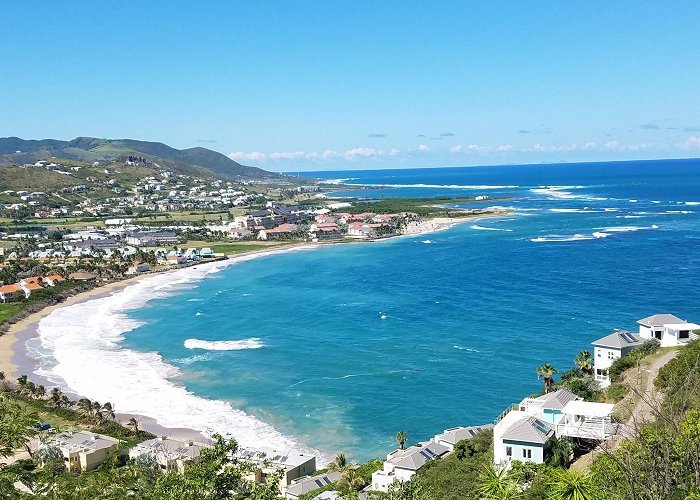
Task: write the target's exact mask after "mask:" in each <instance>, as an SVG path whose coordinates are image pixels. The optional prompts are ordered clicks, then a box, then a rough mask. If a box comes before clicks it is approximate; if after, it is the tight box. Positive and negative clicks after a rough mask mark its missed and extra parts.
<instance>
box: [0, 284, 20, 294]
mask: <svg viewBox="0 0 700 500" xmlns="http://www.w3.org/2000/svg"><path fill="white" fill-rule="evenodd" d="M20 290H22V287H21V286H19V285H18V284H17V283H15V284H14V285H4V286H0V293H13V292H19V291H20Z"/></svg>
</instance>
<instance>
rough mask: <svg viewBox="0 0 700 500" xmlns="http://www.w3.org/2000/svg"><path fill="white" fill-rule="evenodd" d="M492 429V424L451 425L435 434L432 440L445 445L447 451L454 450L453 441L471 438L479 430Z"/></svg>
mask: <svg viewBox="0 0 700 500" xmlns="http://www.w3.org/2000/svg"><path fill="white" fill-rule="evenodd" d="M488 429H493V424H484V425H475V426H470V427H453V428H451V429H445V431H444V432H443V433H442V434H438V435H436V436H435V437H434V438H433V439H432V441H433V443H437V444H440V445H442V446H444V447H446V448H447V449H448V450H449V451H454V449H455V443H456V442H457V441H462V440H463V439H471V438H473V437H474V436H476V435H477V434H478V433H479V432H481V431H484V430H488Z"/></svg>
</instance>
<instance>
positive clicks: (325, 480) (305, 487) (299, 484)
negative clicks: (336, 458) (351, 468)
mask: <svg viewBox="0 0 700 500" xmlns="http://www.w3.org/2000/svg"><path fill="white" fill-rule="evenodd" d="M341 476H342V474H341V473H340V472H330V473H328V474H322V475H319V476H304V477H300V478H299V479H295V480H293V481H292V482H291V483H290V484H289V486H285V487H284V488H282V496H283V497H284V498H290V499H292V500H296V499H297V498H299V497H301V496H302V495H305V494H306V493H309V492H310V491H313V490H317V489H319V488H323V487H324V486H328V485H329V484H331V483H334V482H336V481H337V480H338V479H340V478H341Z"/></svg>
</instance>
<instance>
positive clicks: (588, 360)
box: [574, 349, 593, 376]
mask: <svg viewBox="0 0 700 500" xmlns="http://www.w3.org/2000/svg"><path fill="white" fill-rule="evenodd" d="M574 363H576V366H578V367H579V368H580V369H581V371H582V372H583V374H584V375H586V376H591V375H593V356H592V354H591V351H587V350H585V349H584V350H583V351H581V352H579V353H578V354H577V355H576V358H575V359H574Z"/></svg>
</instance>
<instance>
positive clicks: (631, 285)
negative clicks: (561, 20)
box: [123, 161, 700, 459]
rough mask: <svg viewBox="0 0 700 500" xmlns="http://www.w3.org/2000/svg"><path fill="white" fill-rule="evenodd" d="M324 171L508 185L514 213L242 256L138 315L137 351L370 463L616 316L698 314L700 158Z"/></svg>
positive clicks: (594, 334) (489, 396)
mask: <svg viewBox="0 0 700 500" xmlns="http://www.w3.org/2000/svg"><path fill="white" fill-rule="evenodd" d="M319 175H324V176H326V177H328V178H346V179H347V178H350V177H354V178H356V180H350V181H346V182H362V183H372V184H391V185H399V184H403V185H407V186H408V187H403V188H384V189H381V190H377V191H372V192H371V193H363V194H364V195H368V196H369V195H371V196H372V197H380V196H434V195H444V194H455V195H462V194H469V195H480V194H486V195H489V196H492V197H495V196H509V197H512V199H509V200H502V201H498V202H493V203H491V204H488V203H487V204H486V205H483V206H489V205H498V206H501V207H509V209H510V210H511V211H512V212H513V215H503V216H501V217H496V218H490V219H484V220H480V221H478V222H470V223H466V224H461V225H458V226H455V227H453V228H451V229H449V230H446V231H441V232H437V233H432V234H429V235H422V236H419V237H412V238H397V239H392V240H389V241H383V242H379V243H367V244H353V245H338V246H331V247H323V248H319V249H316V250H311V251H303V252H294V253H287V254H281V255H272V256H267V257H262V258H258V259H255V260H252V261H249V262H243V263H240V264H236V265H233V266H231V267H229V268H226V269H224V270H222V271H221V272H219V273H216V274H212V275H210V276H209V277H207V278H206V279H204V280H202V281H198V282H193V283H191V285H190V286H188V287H186V288H184V289H181V290H179V291H178V292H177V294H176V295H173V296H170V297H165V298H160V299H156V300H153V301H151V302H150V303H149V304H148V307H145V308H142V309H139V310H135V311H131V312H129V313H128V315H129V317H130V318H132V319H134V320H137V321H139V322H142V325H141V326H139V327H138V328H135V329H134V330H132V331H131V332H129V333H127V334H126V340H125V341H124V342H123V345H124V346H125V347H129V348H131V349H134V350H137V351H142V352H158V353H160V355H161V356H162V358H163V361H165V362H166V363H169V364H170V365H173V366H175V367H177V368H178V369H179V370H180V375H178V376H177V377H175V378H174V379H173V380H174V381H175V382H177V383H179V384H182V385H184V386H185V387H186V388H187V389H188V390H190V391H192V392H194V393H195V394H197V395H200V396H204V397H206V398H210V399H217V400H224V401H228V402H231V404H232V405H233V406H234V407H236V408H240V409H241V410H243V411H245V412H246V413H248V414H249V415H253V416H255V417H257V418H258V419H259V420H261V421H263V422H266V423H269V424H271V425H272V426H273V427H274V428H275V429H277V430H279V431H280V432H282V433H283V434H285V435H288V436H293V437H295V438H297V439H298V440H300V441H301V442H303V443H305V444H306V445H308V446H310V447H313V448H316V449H319V450H322V451H327V452H329V453H332V452H335V451H344V452H346V453H347V454H348V455H350V456H352V457H353V458H356V459H366V458H370V457H374V456H382V455H384V454H386V453H387V452H388V451H391V449H393V445H394V440H393V436H394V435H395V434H396V432H397V431H399V430H403V431H405V432H406V433H407V434H408V436H409V441H418V440H423V439H428V438H430V437H431V436H433V435H435V434H437V433H439V432H441V431H442V430H443V429H444V428H447V427H453V426H457V425H470V424H481V423H485V422H490V421H492V420H493V419H494V418H495V417H496V416H497V415H498V414H499V413H500V412H501V410H502V409H503V408H505V407H506V406H507V405H508V404H509V403H511V402H513V401H519V400H520V399H521V398H522V397H524V396H526V395H528V394H530V393H533V392H536V391H537V390H538V389H539V388H540V385H541V382H540V381H538V380H537V376H536V374H535V367H536V366H538V365H539V364H541V363H544V362H550V363H552V364H554V365H555V366H556V367H558V368H560V369H562V370H563V369H566V368H568V367H569V366H570V365H571V363H572V359H573V357H574V356H575V354H576V353H577V352H578V351H579V350H581V349H585V348H590V342H591V341H593V340H595V339H596V338H598V337H601V336H603V335H606V334H607V333H609V332H610V331H611V329H612V328H628V329H632V328H635V326H636V325H635V321H636V320H637V319H639V318H642V317H644V316H647V315H650V314H653V313H657V312H672V313H674V314H676V315H678V316H680V317H681V318H687V319H689V320H694V321H698V320H700V300H699V299H700V292H699V291H698V286H697V283H698V278H700V273H699V272H698V263H700V252H699V251H698V250H699V249H700V203H699V202H700V162H698V161H685V162H635V163H629V164H598V165H586V166H559V165H557V166H529V167H494V168H483V169H473V168H464V169H438V170H406V171H376V172H360V173H358V172H352V173H350V172H344V173H338V172H333V173H324V174H319ZM419 184H429V185H431V186H440V185H442V186H451V187H449V188H445V187H419V186H417V185H419ZM459 186H462V187H459ZM470 186H471V187H470ZM473 186H478V187H473ZM488 186H510V187H500V188H498V187H497V188H489V187H488ZM515 186H517V187H515ZM545 186H550V187H545ZM551 186H559V187H554V188H551ZM562 186H567V187H562ZM345 194H347V195H351V194H352V195H355V194H353V193H345ZM187 339H198V340H203V341H236V340H246V339H259V343H260V344H262V347H259V348H250V349H238V350H212V349H197V348H186V347H185V341H186V340H187ZM203 345H204V346H206V345H207V344H203ZM252 347H257V345H253V346H252ZM183 425H187V423H186V422H183Z"/></svg>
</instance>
